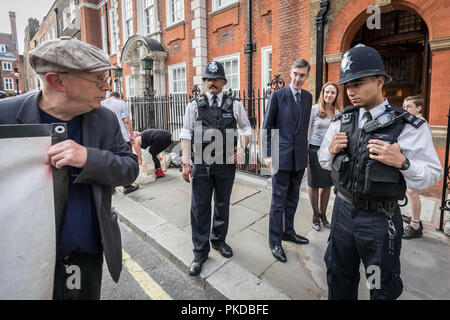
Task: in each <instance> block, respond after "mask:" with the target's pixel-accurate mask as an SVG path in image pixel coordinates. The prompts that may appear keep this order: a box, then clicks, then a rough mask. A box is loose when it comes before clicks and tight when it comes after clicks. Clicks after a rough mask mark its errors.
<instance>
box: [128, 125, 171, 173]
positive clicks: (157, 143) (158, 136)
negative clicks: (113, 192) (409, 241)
mask: <svg viewBox="0 0 450 320" xmlns="http://www.w3.org/2000/svg"><path fill="white" fill-rule="evenodd" d="M134 141H135V143H134V145H133V148H134V151H136V154H137V156H138V161H139V165H142V150H141V148H142V149H147V148H149V149H148V152H149V153H150V154H151V155H152V159H153V163H154V164H155V176H156V178H162V177H164V171H163V170H162V168H161V162H160V161H159V159H158V154H159V153H160V152H162V151H164V150H165V149H166V148H167V147H168V146H170V144H171V143H172V134H171V133H170V132H169V131H167V130H164V129H147V130H144V131H142V132H140V133H138V134H137V136H136V138H135V140H134Z"/></svg>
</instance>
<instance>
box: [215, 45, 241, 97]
mask: <svg viewBox="0 0 450 320" xmlns="http://www.w3.org/2000/svg"><path fill="white" fill-rule="evenodd" d="M214 61H217V62H220V63H221V64H222V65H223V68H224V69H225V77H226V78H227V84H226V86H224V87H223V91H228V90H229V89H230V88H231V90H233V92H234V93H236V94H237V93H239V79H240V76H239V53H237V54H233V55H229V56H223V57H218V58H215V59H214Z"/></svg>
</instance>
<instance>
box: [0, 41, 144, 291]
mask: <svg viewBox="0 0 450 320" xmlns="http://www.w3.org/2000/svg"><path fill="white" fill-rule="evenodd" d="M28 61H29V62H30V65H31V66H32V68H33V69H34V70H35V71H36V73H37V74H38V76H39V78H40V81H41V86H42V91H39V92H36V93H31V94H26V95H22V96H18V97H14V98H10V99H4V100H2V101H1V102H0V109H1V113H0V125H2V124H33V123H66V125H67V140H65V141H63V142H60V143H57V144H54V145H52V146H51V147H50V148H49V149H48V152H47V155H46V157H47V163H48V164H49V165H51V166H52V167H54V168H56V169H61V170H64V171H62V173H63V174H64V175H66V177H67V187H68V188H67V191H68V192H67V202H66V204H65V206H64V209H63V210H61V211H63V212H62V213H61V216H62V217H61V221H62V222H61V228H58V225H59V224H57V226H56V227H57V230H58V232H57V242H56V265H55V278H54V289H53V298H54V299H99V298H100V289H101V280H102V266H103V253H104V254H105V258H106V262H107V265H108V269H109V271H110V273H111V276H112V278H113V280H114V281H115V282H117V281H118V280H119V276H120V272H121V270H122V244H121V237H120V230H119V225H118V223H117V216H116V214H115V213H113V212H111V187H113V186H121V185H127V184H130V183H132V182H133V181H134V180H135V179H136V177H137V175H138V173H139V165H138V162H137V157H136V156H135V155H134V154H133V153H132V152H131V148H130V146H129V145H128V144H127V143H126V142H125V140H124V139H123V136H122V133H121V130H120V126H119V122H118V120H117V117H116V116H115V114H114V113H113V112H111V111H110V110H108V109H106V108H100V107H101V104H100V102H101V101H102V100H103V99H105V95H106V91H108V90H111V86H110V84H109V82H108V80H109V79H108V78H106V77H107V74H106V73H105V72H106V71H107V70H110V69H113V68H114V67H113V66H112V65H111V63H110V62H109V58H108V56H106V55H105V54H104V53H103V51H101V50H100V49H98V48H96V47H94V46H92V45H89V44H87V43H84V42H81V41H78V40H73V39H72V40H53V41H47V42H45V43H43V44H41V45H40V46H39V47H37V48H36V49H34V50H32V51H30V53H29V54H28ZM61 189H64V188H61ZM18 218H19V217H18ZM35 245H38V244H35ZM70 266H77V267H78V270H79V274H78V275H79V276H80V285H79V286H76V285H75V286H69V283H70V281H68V279H69V277H71V276H72V271H70V272H69V270H71V269H69V267H70ZM68 282H69V283H68Z"/></svg>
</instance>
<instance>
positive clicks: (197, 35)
mask: <svg viewBox="0 0 450 320" xmlns="http://www.w3.org/2000/svg"><path fill="white" fill-rule="evenodd" d="M191 9H192V11H193V12H194V19H193V20H192V30H193V31H194V39H193V40H192V48H193V49H194V50H195V56H194V58H193V59H192V65H193V66H194V68H195V76H194V85H196V84H197V85H200V86H201V85H202V83H203V81H202V75H203V72H204V70H205V68H206V65H207V64H208V34H207V29H206V28H207V16H208V14H207V11H206V0H192V2H191Z"/></svg>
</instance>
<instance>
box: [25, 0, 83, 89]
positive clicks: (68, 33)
mask: <svg viewBox="0 0 450 320" xmlns="http://www.w3.org/2000/svg"><path fill="white" fill-rule="evenodd" d="M78 5H79V3H78V0H56V1H55V2H54V3H53V5H52V7H51V8H50V9H49V11H48V13H47V15H46V16H45V17H44V18H43V19H42V23H41V24H40V25H39V21H38V20H37V19H34V18H30V19H29V20H28V26H27V27H26V28H25V37H24V42H25V43H24V45H25V46H24V48H25V49H24V57H25V58H24V60H25V61H24V69H25V73H26V85H25V86H26V90H27V91H33V90H38V89H39V88H40V83H39V78H38V76H37V75H36V73H35V72H34V71H33V69H32V68H31V66H30V64H29V63H28V60H27V56H28V52H29V51H30V50H32V49H33V48H35V47H37V46H38V45H40V44H41V43H43V42H45V41H48V40H54V39H58V38H59V37H62V36H64V37H70V38H75V39H81V29H80V14H79V13H80V11H79V10H78Z"/></svg>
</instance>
